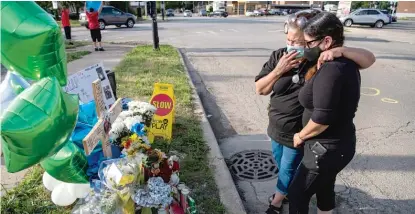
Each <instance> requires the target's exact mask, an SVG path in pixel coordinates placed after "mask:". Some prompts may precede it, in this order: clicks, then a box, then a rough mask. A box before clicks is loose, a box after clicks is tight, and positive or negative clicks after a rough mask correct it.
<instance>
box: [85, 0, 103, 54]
mask: <svg viewBox="0 0 415 214" xmlns="http://www.w3.org/2000/svg"><path fill="white" fill-rule="evenodd" d="M102 5H103V4H102V2H101V6H100V7H99V9H98V10H95V9H94V8H92V7H91V8H89V9H88V8H85V13H86V16H87V18H88V28H89V30H90V32H91V38H92V42H94V47H95V51H104V48H103V47H102V44H101V39H102V36H101V29H100V27H99V21H98V19H99V14H100V13H101V10H102ZM85 7H86V5H85ZM97 42H98V46H97Z"/></svg>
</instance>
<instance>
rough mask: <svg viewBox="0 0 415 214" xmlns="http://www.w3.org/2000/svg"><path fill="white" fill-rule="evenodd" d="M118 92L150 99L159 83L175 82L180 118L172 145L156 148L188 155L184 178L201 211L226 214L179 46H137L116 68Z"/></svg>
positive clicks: (184, 163)
mask: <svg viewBox="0 0 415 214" xmlns="http://www.w3.org/2000/svg"><path fill="white" fill-rule="evenodd" d="M115 73H116V79H117V95H118V94H119V96H120V97H130V98H133V99H140V100H143V101H149V99H150V97H151V95H152V93H153V86H154V83H155V82H162V83H171V84H173V85H174V94H175V97H176V102H177V106H176V120H175V124H174V125H173V141H172V142H171V144H166V143H165V142H156V143H155V144H154V146H153V147H156V148H160V147H161V148H162V149H164V150H165V151H166V150H167V151H168V150H174V151H178V152H180V153H181V154H183V155H184V157H185V158H184V159H183V160H181V167H182V168H181V170H180V179H181V180H182V181H184V182H186V184H187V185H188V186H189V187H190V188H191V195H192V196H193V197H194V198H195V200H196V203H197V205H198V209H199V213H206V214H219V213H225V208H224V207H223V205H222V204H221V202H220V200H219V193H218V189H217V187H216V183H215V180H214V177H213V174H212V170H211V169H210V168H209V160H208V158H207V153H208V150H209V149H208V146H207V145H206V142H205V141H204V139H203V133H202V129H201V127H200V123H199V118H198V117H197V116H196V115H194V113H193V109H194V106H193V103H192V90H191V88H190V85H189V82H188V78H187V76H186V73H185V70H184V68H183V65H182V63H181V61H180V56H179V55H178V53H177V51H176V49H175V48H173V47H172V46H168V45H161V46H160V51H153V47H152V46H151V45H145V46H138V47H137V48H135V49H133V50H132V51H131V52H130V53H129V54H128V55H127V56H126V57H125V58H124V60H123V61H122V62H121V63H120V64H119V65H118V66H117V67H116V68H115Z"/></svg>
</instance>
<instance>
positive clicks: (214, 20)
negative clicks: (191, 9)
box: [165, 18, 285, 24]
mask: <svg viewBox="0 0 415 214" xmlns="http://www.w3.org/2000/svg"><path fill="white" fill-rule="evenodd" d="M266 22H269V23H281V24H283V23H284V22H285V19H284V20H265V19H261V20H255V18H253V19H231V18H229V19H228V18H195V19H194V18H188V19H169V20H168V22H165V23H193V24H194V23H201V24H205V23H221V24H224V23H226V24H264V23H266Z"/></svg>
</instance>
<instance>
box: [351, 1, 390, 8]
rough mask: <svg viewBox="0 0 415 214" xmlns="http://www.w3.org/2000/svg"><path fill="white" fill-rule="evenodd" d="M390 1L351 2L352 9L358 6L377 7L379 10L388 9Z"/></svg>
mask: <svg viewBox="0 0 415 214" xmlns="http://www.w3.org/2000/svg"><path fill="white" fill-rule="evenodd" d="M390 6H391V4H390V2H389V1H353V2H352V10H356V9H359V8H375V7H376V8H377V9H379V10H387V9H390Z"/></svg>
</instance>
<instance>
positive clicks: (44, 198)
mask: <svg viewBox="0 0 415 214" xmlns="http://www.w3.org/2000/svg"><path fill="white" fill-rule="evenodd" d="M43 172H44V171H43V169H42V168H41V167H40V166H39V165H36V166H34V167H32V168H31V169H30V170H29V171H28V172H27V174H26V176H25V177H24V179H23V180H22V181H21V182H20V183H19V185H17V186H16V187H14V188H13V189H10V190H7V192H6V194H5V195H4V196H3V197H1V210H2V213H27V214H29V213H30V214H32V213H42V214H43V213H48V214H65V213H70V211H71V210H72V208H71V207H68V208H65V207H57V206H55V205H54V204H53V202H52V201H51V199H50V194H51V192H49V191H48V190H47V189H46V188H45V187H43V183H42V175H43Z"/></svg>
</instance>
